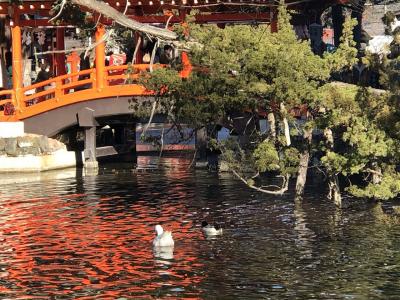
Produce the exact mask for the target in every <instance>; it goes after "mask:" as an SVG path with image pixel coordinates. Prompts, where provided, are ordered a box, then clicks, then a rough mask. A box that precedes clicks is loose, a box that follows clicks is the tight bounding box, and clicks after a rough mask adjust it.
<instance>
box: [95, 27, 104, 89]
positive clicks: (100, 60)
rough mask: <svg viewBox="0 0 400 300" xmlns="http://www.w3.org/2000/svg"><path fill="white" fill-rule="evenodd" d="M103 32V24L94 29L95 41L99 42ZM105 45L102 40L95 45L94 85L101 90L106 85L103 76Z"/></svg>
mask: <svg viewBox="0 0 400 300" xmlns="http://www.w3.org/2000/svg"><path fill="white" fill-rule="evenodd" d="M104 34H105V29H104V26H102V25H99V26H97V30H96V43H98V42H100V41H101V39H102V38H103V36H104ZM105 51H106V46H105V43H104V41H103V42H101V43H99V44H98V45H97V46H96V87H97V90H98V91H101V90H102V89H103V88H104V86H105V85H106V78H105V60H106V53H105Z"/></svg>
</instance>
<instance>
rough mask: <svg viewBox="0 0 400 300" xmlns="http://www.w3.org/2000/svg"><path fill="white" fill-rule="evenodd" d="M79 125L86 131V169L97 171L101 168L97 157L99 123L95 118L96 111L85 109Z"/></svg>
mask: <svg viewBox="0 0 400 300" xmlns="http://www.w3.org/2000/svg"><path fill="white" fill-rule="evenodd" d="M77 117H78V124H79V126H80V127H84V129H85V150H84V162H83V165H84V167H85V169H97V168H98V167H99V165H98V162H97V157H96V126H98V123H97V122H96V120H95V118H94V110H92V109H90V108H88V107H85V108H83V109H81V110H80V111H79V112H78V114H77Z"/></svg>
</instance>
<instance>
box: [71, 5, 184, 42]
mask: <svg viewBox="0 0 400 300" xmlns="http://www.w3.org/2000/svg"><path fill="white" fill-rule="evenodd" d="M72 2H73V3H75V4H78V5H81V6H84V7H87V8H89V9H92V10H94V11H96V12H98V13H101V14H103V15H104V16H106V17H108V18H110V19H113V20H115V22H116V23H118V24H120V25H122V26H125V27H128V28H130V29H133V30H137V31H141V32H144V33H146V34H150V35H153V36H157V37H161V38H164V39H166V40H175V39H176V38H177V35H176V33H175V32H172V31H170V30H167V29H164V28H158V27H155V26H151V25H148V24H142V23H140V22H138V21H135V20H132V19H130V18H129V17H127V16H125V15H124V14H122V13H120V12H119V11H118V10H116V9H114V8H113V7H111V6H110V5H107V4H106V3H105V2H103V1H97V0H72Z"/></svg>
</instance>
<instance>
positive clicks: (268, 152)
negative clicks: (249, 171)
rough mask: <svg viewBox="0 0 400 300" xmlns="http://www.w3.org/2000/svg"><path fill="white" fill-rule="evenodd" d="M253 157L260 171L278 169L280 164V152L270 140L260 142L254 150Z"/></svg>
mask: <svg viewBox="0 0 400 300" xmlns="http://www.w3.org/2000/svg"><path fill="white" fill-rule="evenodd" d="M253 157H254V159H255V165H256V167H257V170H258V171H259V172H266V171H277V170H279V169H280V166H279V153H278V151H277V150H276V148H275V145H274V144H273V143H271V142H270V141H268V140H265V141H263V142H262V143H260V144H259V145H258V146H257V148H256V149H255V150H254V153H253Z"/></svg>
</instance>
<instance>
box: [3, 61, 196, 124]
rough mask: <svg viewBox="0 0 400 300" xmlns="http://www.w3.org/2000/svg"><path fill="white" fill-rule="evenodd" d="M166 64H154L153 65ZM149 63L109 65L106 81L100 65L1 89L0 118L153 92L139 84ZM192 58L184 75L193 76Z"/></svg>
mask: <svg viewBox="0 0 400 300" xmlns="http://www.w3.org/2000/svg"><path fill="white" fill-rule="evenodd" d="M163 67H165V65H160V64H156V65H153V69H156V68H163ZM149 70H150V65H149V64H135V65H122V66H107V67H105V69H104V73H105V74H104V76H102V77H103V78H104V82H102V84H99V82H97V78H96V69H88V70H83V71H79V72H76V73H72V74H66V75H62V76H58V77H55V78H51V79H49V80H46V81H42V82H38V83H35V84H32V85H29V86H26V87H23V88H22V89H21V90H19V91H17V92H16V91H14V90H5V91H0V121H15V120H22V119H25V118H28V117H31V116H33V115H37V114H40V113H43V112H46V111H49V110H51V109H55V108H57V107H61V106H65V105H68V104H72V103H76V102H80V101H88V100H92V99H98V98H104V97H113V96H114V97H115V96H140V95H150V94H152V92H151V91H147V90H146V89H145V88H144V87H143V86H142V85H140V84H139V82H138V79H139V77H140V76H141V73H143V72H146V71H149ZM190 70H191V65H190V62H188V60H187V59H186V63H185V61H184V64H183V71H181V77H187V76H189V73H190ZM17 93H18V94H17Z"/></svg>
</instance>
